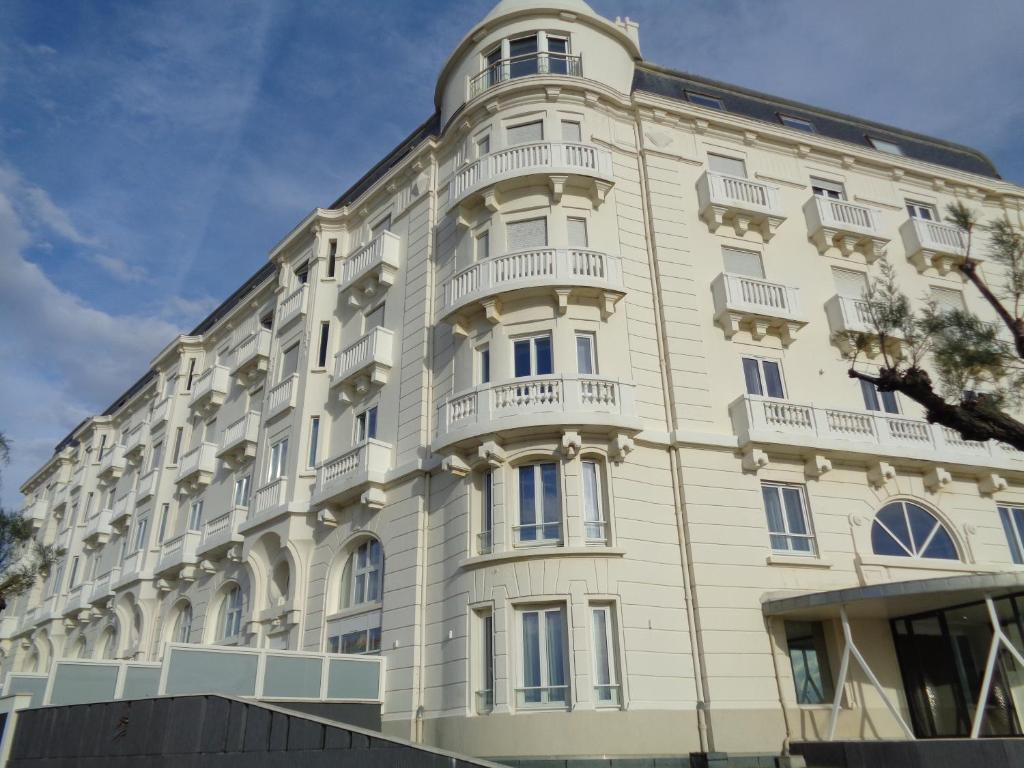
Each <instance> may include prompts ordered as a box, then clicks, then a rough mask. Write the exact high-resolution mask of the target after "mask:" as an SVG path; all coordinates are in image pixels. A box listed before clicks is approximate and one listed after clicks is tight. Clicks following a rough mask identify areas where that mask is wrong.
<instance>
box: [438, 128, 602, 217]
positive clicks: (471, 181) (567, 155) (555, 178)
mask: <svg viewBox="0 0 1024 768" xmlns="http://www.w3.org/2000/svg"><path fill="white" fill-rule="evenodd" d="M537 175H540V176H544V177H545V178H546V180H547V184H548V185H549V186H550V188H551V195H552V198H553V200H554V201H555V202H558V201H559V200H561V198H562V193H563V192H564V191H565V187H566V184H568V183H569V180H570V179H572V180H573V183H579V182H580V181H583V182H585V184H586V186H587V187H588V194H589V195H590V197H591V199H592V200H593V201H594V204H595V205H599V204H600V203H602V202H603V201H604V198H605V196H606V195H607V193H608V190H609V189H611V187H612V184H614V183H615V177H614V173H613V170H612V153H611V152H610V151H609V150H607V149H604V148H602V147H595V146H591V145H589V144H577V143H573V142H554V141H544V142H538V143H535V144H520V145H518V146H515V147H509V148H508V149H503V150H499V151H497V152H492V153H491V154H489V155H485V156H484V157H481V158H480V159H479V160H477V161H476V162H475V163H471V164H470V165H468V166H466V167H465V168H463V169H462V170H459V171H457V172H456V173H454V174H453V175H452V177H451V180H450V181H449V182H448V210H452V209H453V208H455V207H456V206H459V205H463V204H470V203H472V202H475V201H476V200H477V199H478V198H479V199H482V200H483V202H484V205H486V206H487V208H488V209H489V210H491V211H497V210H498V201H497V190H496V185H498V184H501V183H503V182H506V181H509V180H512V179H525V178H528V177H530V176H537Z"/></svg>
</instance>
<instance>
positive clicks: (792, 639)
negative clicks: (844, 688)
mask: <svg viewBox="0 0 1024 768" xmlns="http://www.w3.org/2000/svg"><path fill="white" fill-rule="evenodd" d="M785 624H786V647H787V649H788V650H789V663H790V664H791V665H792V667H793V685H794V686H795V687H796V703H797V704H828V703H829V702H831V701H832V698H833V695H834V691H833V690H832V671H831V669H829V661H828V649H827V647H826V645H825V633H824V632H823V631H822V626H821V622H820V621H787V622H786V623H785Z"/></svg>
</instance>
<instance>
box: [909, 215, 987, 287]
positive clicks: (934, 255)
mask: <svg viewBox="0 0 1024 768" xmlns="http://www.w3.org/2000/svg"><path fill="white" fill-rule="evenodd" d="M900 231H901V232H902V233H903V241H904V244H905V245H906V248H907V257H908V258H909V259H910V260H911V261H912V262H913V264H914V266H916V267H917V269H918V270H919V271H921V272H923V271H924V270H926V269H927V268H928V267H934V268H935V269H936V270H938V271H939V273H940V274H945V273H946V272H949V270H951V269H952V268H953V267H954V266H955V265H956V264H957V262H959V261H961V260H962V259H963V258H964V257H965V256H967V233H966V232H964V231H963V230H962V229H960V227H955V226H953V225H952V224H943V223H942V222H940V221H927V220H925V219H917V218H910V219H907V220H906V221H905V222H903V226H901V227H900ZM972 258H976V257H975V256H974V255H973V254H972Z"/></svg>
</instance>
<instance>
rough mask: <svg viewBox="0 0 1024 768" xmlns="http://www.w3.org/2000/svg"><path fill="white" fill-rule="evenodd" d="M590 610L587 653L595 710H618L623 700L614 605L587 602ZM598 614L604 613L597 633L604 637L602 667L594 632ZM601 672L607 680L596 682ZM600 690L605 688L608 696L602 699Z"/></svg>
mask: <svg viewBox="0 0 1024 768" xmlns="http://www.w3.org/2000/svg"><path fill="white" fill-rule="evenodd" d="M588 607H589V609H590V646H591V647H590V655H591V657H592V665H591V672H592V673H593V675H594V678H593V692H594V708H595V709H621V708H622V706H623V702H624V696H623V691H622V679H621V675H620V674H619V664H618V661H619V654H618V636H617V629H616V627H617V625H616V623H615V606H614V605H613V604H611V603H590V605H589V606H588ZM598 614H602V615H603V616H604V619H603V622H604V628H603V630H604V631H603V632H602V633H601V635H603V640H604V655H605V658H604V659H603V666H604V669H603V670H602V668H601V666H602V665H601V662H602V659H601V658H600V657H599V655H598V646H599V642H598V641H599V635H598V630H599V627H598V621H597V620H596V619H597V615H598ZM602 671H603V672H604V676H605V677H606V678H607V680H608V682H607V683H599V682H598V681H599V680H600V679H602ZM602 689H606V690H607V691H608V693H610V694H611V697H610V698H608V699H602V698H601V693H602Z"/></svg>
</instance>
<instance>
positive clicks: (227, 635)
mask: <svg viewBox="0 0 1024 768" xmlns="http://www.w3.org/2000/svg"><path fill="white" fill-rule="evenodd" d="M243 604H244V596H243V594H242V588H241V587H240V586H238V585H237V584H235V585H234V586H232V587H231V589H230V590H229V591H228V593H227V594H226V595H225V596H224V602H223V603H222V605H221V623H220V626H221V640H236V639H237V638H238V636H239V635H240V634H241V632H242V607H243Z"/></svg>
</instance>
